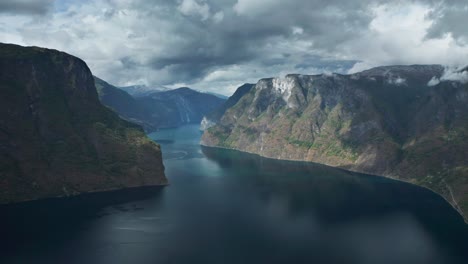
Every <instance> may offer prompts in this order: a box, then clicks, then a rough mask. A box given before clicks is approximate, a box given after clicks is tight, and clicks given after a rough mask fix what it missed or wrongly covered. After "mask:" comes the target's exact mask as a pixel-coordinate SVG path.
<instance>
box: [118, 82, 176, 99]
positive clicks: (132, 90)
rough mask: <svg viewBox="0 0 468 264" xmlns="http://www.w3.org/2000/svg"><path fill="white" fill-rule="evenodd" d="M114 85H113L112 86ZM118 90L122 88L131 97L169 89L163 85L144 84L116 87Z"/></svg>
mask: <svg viewBox="0 0 468 264" xmlns="http://www.w3.org/2000/svg"><path fill="white" fill-rule="evenodd" d="M114 87H115V86H114ZM118 88H119V89H120V90H123V91H125V92H127V93H128V94H130V95H131V96H133V97H143V96H147V95H149V94H152V93H154V92H164V91H169V90H170V89H169V88H167V87H164V86H151V87H150V86H146V85H131V86H124V87H118Z"/></svg>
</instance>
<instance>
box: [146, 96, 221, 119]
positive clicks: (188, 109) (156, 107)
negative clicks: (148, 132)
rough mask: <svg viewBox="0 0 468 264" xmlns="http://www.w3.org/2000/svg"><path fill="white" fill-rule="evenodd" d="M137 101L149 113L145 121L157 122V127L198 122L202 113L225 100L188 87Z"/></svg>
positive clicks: (207, 111)
mask: <svg viewBox="0 0 468 264" xmlns="http://www.w3.org/2000/svg"><path fill="white" fill-rule="evenodd" d="M137 102H138V103H139V104H140V105H141V106H143V107H144V108H145V111H146V113H149V115H150V116H149V117H148V118H147V119H146V121H148V122H150V123H152V124H158V127H177V126H180V125H184V124H196V123H200V121H201V120H202V118H203V116H204V115H206V114H208V113H209V112H211V111H213V109H215V108H217V107H219V106H220V105H221V104H222V103H224V102H225V100H224V99H221V98H219V97H216V96H214V95H210V94H206V93H200V92H197V91H194V90H192V89H189V88H179V89H174V90H170V91H166V92H158V93H153V94H150V95H148V96H145V97H140V98H137Z"/></svg>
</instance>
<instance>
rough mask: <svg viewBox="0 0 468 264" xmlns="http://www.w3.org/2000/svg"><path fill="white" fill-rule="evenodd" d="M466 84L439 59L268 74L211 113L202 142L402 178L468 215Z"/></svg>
mask: <svg viewBox="0 0 468 264" xmlns="http://www.w3.org/2000/svg"><path fill="white" fill-rule="evenodd" d="M457 79H458V80H457ZM467 82H468V71H467V70H466V69H464V70H460V71H457V72H455V73H448V72H446V71H445V69H444V67H442V66H440V65H413V66H388V67H377V68H374V69H370V70H367V71H363V72H360V73H356V74H351V75H340V74H322V75H298V74H291V75H288V76H286V77H285V78H269V79H262V80H260V81H259V82H258V83H257V84H256V85H255V86H254V87H253V88H250V89H248V88H246V87H241V88H240V89H239V90H238V92H239V93H241V94H243V95H242V96H241V98H233V100H232V101H233V103H234V104H230V105H225V107H224V108H220V109H218V110H216V111H215V112H212V113H211V114H209V115H207V116H206V118H205V119H204V122H205V123H207V122H208V121H209V122H211V123H209V124H208V125H206V124H204V125H205V126H206V127H210V126H211V127H210V128H208V129H207V130H205V133H204V135H203V139H202V144H203V145H206V146H214V147H223V148H232V149H237V150H241V151H246V152H251V153H257V154H259V155H262V156H265V157H270V158H275V159H286V160H299V161H311V162H317V163H323V164H327V165H331V166H336V167H341V168H344V169H348V170H353V171H358V172H364V173H370V174H375V175H383V176H387V177H392V178H397V179H402V180H405V181H409V182H412V183H415V184H418V185H421V186H425V187H428V188H430V189H432V190H434V191H436V192H438V193H439V194H441V195H442V196H443V197H445V198H446V199H447V201H449V202H450V203H451V204H452V205H453V206H454V208H456V209H457V210H458V211H459V212H460V213H462V214H464V215H465V216H466V215H468V83H467ZM236 94H237V93H236ZM230 100H231V99H230ZM230 100H228V102H230ZM220 115H221V116H220ZM465 219H468V218H465Z"/></svg>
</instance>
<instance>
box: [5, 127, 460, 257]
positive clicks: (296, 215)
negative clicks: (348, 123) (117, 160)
mask: <svg viewBox="0 0 468 264" xmlns="http://www.w3.org/2000/svg"><path fill="white" fill-rule="evenodd" d="M200 135H201V133H200V132H199V131H198V127H197V126H187V127H183V128H179V129H169V130H163V131H159V132H157V133H154V134H151V135H150V136H151V137H152V138H154V139H158V141H159V142H161V145H162V149H163V155H164V163H165V166H166V174H167V176H168V178H169V180H170V183H171V185H170V186H168V187H165V188H141V189H134V190H126V191H118V192H112V193H105V194H90V195H84V196H80V197H75V198H68V199H52V200H45V201H37V202H30V203H23V204H18V205H14V206H2V207H0V212H1V215H0V216H1V217H0V218H1V219H0V231H1V234H0V235H1V241H2V242H1V245H0V248H1V253H2V254H1V255H0V263H112V264H118V263H324V264H333V263H360V264H361V263H362V264H367V263H369V264H380V263H389V264H395V263H408V264H419V263H421V264H423V263H424V264H431V263H468V256H467V255H468V229H467V225H465V224H464V222H463V220H462V218H461V217H460V216H459V215H458V214H457V213H456V212H455V210H453V209H452V208H451V207H450V205H448V204H447V203H446V202H445V201H444V200H443V199H442V198H440V197H439V196H438V195H436V194H434V193H432V192H430V191H428V190H425V189H423V188H419V187H416V186H413V185H409V184H406V183H402V182H397V181H392V180H388V179H385V178H381V177H374V176H367V175H362V174H357V173H350V172H346V171H342V170H339V169H334V168H330V167H326V166H321V165H317V164H310V163H301V162H288V161H277V160H270V159H264V158H261V157H258V156H255V155H250V154H245V153H240V152H236V151H229V150H220V149H210V148H202V147H200V146H199V145H198V142H199V139H200Z"/></svg>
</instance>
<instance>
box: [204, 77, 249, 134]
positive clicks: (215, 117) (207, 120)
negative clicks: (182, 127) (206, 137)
mask: <svg viewBox="0 0 468 264" xmlns="http://www.w3.org/2000/svg"><path fill="white" fill-rule="evenodd" d="M254 86H255V84H250V83H246V84H244V85H242V86H241V87H239V88H237V90H236V92H235V93H234V94H233V95H232V96H231V97H229V98H228V99H227V101H226V102H225V103H224V104H222V105H221V106H220V107H218V108H216V109H215V110H213V111H211V112H210V113H208V114H207V115H205V116H204V117H203V119H202V122H201V124H200V129H201V130H206V129H208V128H209V127H212V126H213V125H215V124H216V123H218V122H219V121H220V120H221V117H222V116H223V115H224V113H225V112H226V110H228V109H229V108H231V107H233V106H234V105H235V104H237V102H238V101H239V100H240V99H241V98H242V96H244V95H245V94H246V93H248V92H249V91H250V90H251V89H252V88H253V87H254Z"/></svg>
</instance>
